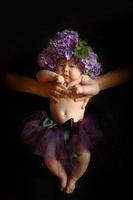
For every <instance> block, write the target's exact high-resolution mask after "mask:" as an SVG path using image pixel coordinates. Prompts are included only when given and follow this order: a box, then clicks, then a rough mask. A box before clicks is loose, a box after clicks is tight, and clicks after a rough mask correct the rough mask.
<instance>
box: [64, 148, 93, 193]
mask: <svg viewBox="0 0 133 200" xmlns="http://www.w3.org/2000/svg"><path fill="white" fill-rule="evenodd" d="M90 158H91V153H90V152H89V151H87V150H84V151H83V152H80V153H79V154H78V155H77V158H76V164H75V166H74V168H73V169H72V172H71V174H70V177H69V180H68V183H67V187H66V190H65V192H66V193H72V192H73V190H74V188H75V184H76V182H77V180H78V179H79V178H80V177H81V176H82V175H83V174H84V173H85V171H86V169H87V167H88V165H89V162H90Z"/></svg>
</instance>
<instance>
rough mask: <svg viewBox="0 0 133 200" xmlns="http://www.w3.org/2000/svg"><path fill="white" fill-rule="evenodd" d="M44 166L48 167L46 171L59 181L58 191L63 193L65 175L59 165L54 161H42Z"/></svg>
mask: <svg viewBox="0 0 133 200" xmlns="http://www.w3.org/2000/svg"><path fill="white" fill-rule="evenodd" d="M44 163H45V165H46V166H47V167H48V169H49V170H50V171H51V172H52V174H54V175H55V176H57V177H58V178H59V181H60V190H61V191H63V189H64V188H65V187H66V184H67V174H66V171H65V169H64V168H63V166H62V165H61V163H60V162H59V161H58V160H56V159H54V158H53V159H49V160H45V161H44Z"/></svg>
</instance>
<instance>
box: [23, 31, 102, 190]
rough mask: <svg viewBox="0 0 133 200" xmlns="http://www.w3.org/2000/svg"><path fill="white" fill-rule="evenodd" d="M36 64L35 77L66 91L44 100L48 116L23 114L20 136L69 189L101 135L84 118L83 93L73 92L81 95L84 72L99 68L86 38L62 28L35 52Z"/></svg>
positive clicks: (85, 79)
mask: <svg viewBox="0 0 133 200" xmlns="http://www.w3.org/2000/svg"><path fill="white" fill-rule="evenodd" d="M82 51H83V52H82ZM80 54H82V55H80ZM83 54H85V55H83ZM80 56H81V57H80ZM38 63H39V65H40V66H41V67H43V68H44V69H43V70H40V71H39V72H38V73H37V75H36V77H37V79H38V81H40V82H52V84H59V85H63V86H64V88H66V89H67V90H68V91H69V95H66V96H65V97H61V98H59V101H58V103H57V102H55V101H53V99H51V100H50V115H48V114H47V113H46V112H45V111H44V112H41V114H35V115H34V116H32V117H31V118H30V119H28V121H27V122H26V124H25V127H24V130H23V132H22V138H23V139H24V140H25V141H26V143H27V144H29V145H30V146H32V148H33V151H34V152H36V153H37V154H39V155H41V157H42V158H43V162H44V164H45V166H47V167H48V169H49V170H50V171H51V172H52V173H53V174H54V175H55V176H57V177H58V178H59V182H60V190H61V191H63V192H65V193H72V192H73V191H74V189H75V184H76V182H77V180H78V179H79V178H80V177H81V176H82V175H83V174H84V173H85V171H86V169H87V167H88V164H89V162H90V158H91V150H92V149H93V148H94V146H95V145H96V144H97V142H98V141H99V140H100V138H101V132H100V129H99V126H98V124H97V121H96V120H95V119H94V118H93V116H91V115H90V114H88V115H87V116H85V117H84V113H85V107H84V105H85V104H86V103H87V102H88V100H89V98H86V97H85V98H84V99H83V100H82V101H79V102H75V101H74V95H76V94H82V92H83V90H84V87H85V85H86V84H87V83H88V80H89V79H90V77H91V78H92V77H93V78H94V77H96V76H97V75H98V74H99V73H100V72H101V68H100V65H99V63H98V62H97V55H96V54H94V52H93V51H92V49H91V48H88V46H87V44H86V42H85V41H81V40H79V37H78V34H77V32H75V31H68V30H65V31H62V32H60V33H57V38H55V39H54V40H51V41H50V45H49V46H48V48H47V49H44V50H43V52H42V53H41V54H39V56H38ZM94 69H95V70H94ZM85 72H86V75H85V74H84V73H85ZM90 72H91V73H90ZM89 73H90V77H89V76H88V75H89Z"/></svg>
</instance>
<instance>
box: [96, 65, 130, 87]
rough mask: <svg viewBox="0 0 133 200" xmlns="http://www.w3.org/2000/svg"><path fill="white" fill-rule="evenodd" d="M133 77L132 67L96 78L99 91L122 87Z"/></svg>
mask: <svg viewBox="0 0 133 200" xmlns="http://www.w3.org/2000/svg"><path fill="white" fill-rule="evenodd" d="M132 77H133V69H132V67H127V68H126V67H125V68H122V69H116V70H113V71H110V72H108V73H106V74H103V75H101V76H99V77H97V78H96V81H97V83H98V86H99V90H100V91H101V90H105V89H108V88H111V87H114V86H117V85H120V84H122V83H124V82H126V81H128V80H130V79H132Z"/></svg>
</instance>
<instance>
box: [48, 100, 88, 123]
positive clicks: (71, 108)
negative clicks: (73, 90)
mask: <svg viewBox="0 0 133 200" xmlns="http://www.w3.org/2000/svg"><path fill="white" fill-rule="evenodd" d="M82 104H83V102H82V101H80V102H75V101H74V100H73V99H60V102H59V103H55V102H53V101H51V102H50V111H51V115H52V118H53V119H54V121H56V122H58V123H61V124H62V123H64V122H65V121H67V120H69V119H70V118H73V119H74V122H77V121H79V120H80V119H83V117H84V111H85V110H84V109H82Z"/></svg>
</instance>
